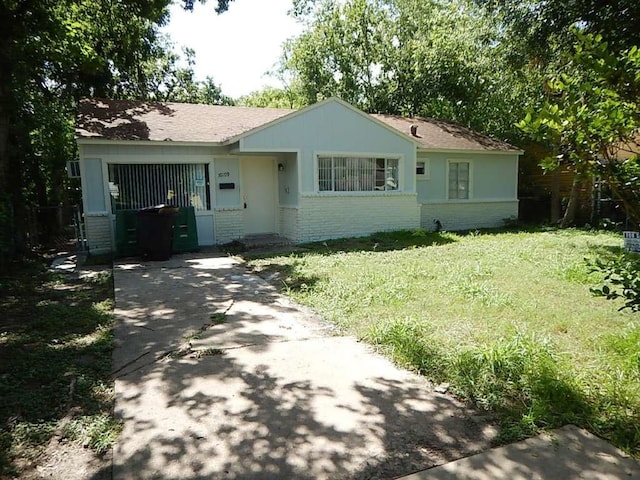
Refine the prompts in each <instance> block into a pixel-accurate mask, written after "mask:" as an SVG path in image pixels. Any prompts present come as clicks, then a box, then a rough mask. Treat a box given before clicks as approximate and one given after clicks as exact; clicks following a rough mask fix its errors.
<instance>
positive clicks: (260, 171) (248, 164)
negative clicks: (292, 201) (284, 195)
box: [242, 157, 277, 235]
mask: <svg viewBox="0 0 640 480" xmlns="http://www.w3.org/2000/svg"><path fill="white" fill-rule="evenodd" d="M276 181H277V178H276V162H275V159H273V158H269V157H244V158H242V201H243V203H244V233H245V235H251V234H257V233H276V232H277V230H276Z"/></svg>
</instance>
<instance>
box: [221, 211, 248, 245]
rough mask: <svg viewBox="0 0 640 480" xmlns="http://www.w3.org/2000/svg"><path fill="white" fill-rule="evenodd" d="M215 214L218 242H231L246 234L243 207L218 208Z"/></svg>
mask: <svg viewBox="0 0 640 480" xmlns="http://www.w3.org/2000/svg"><path fill="white" fill-rule="evenodd" d="M214 216H215V219H214V230H215V239H216V244H218V245H220V244H222V243H229V242H231V241H233V240H237V239H239V238H242V237H243V236H244V226H243V223H242V222H243V218H242V209H241V208H216V209H215V213H214Z"/></svg>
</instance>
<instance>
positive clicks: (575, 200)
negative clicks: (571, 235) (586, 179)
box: [560, 173, 582, 228]
mask: <svg viewBox="0 0 640 480" xmlns="http://www.w3.org/2000/svg"><path fill="white" fill-rule="evenodd" d="M581 185H582V178H581V176H580V174H578V173H575V176H574V177H573V183H572V184H571V194H570V195H569V203H567V209H566V210H565V212H564V216H563V217H562V221H561V222H560V228H567V227H570V226H571V225H573V223H574V222H575V219H576V212H577V211H578V205H579V203H580V186H581Z"/></svg>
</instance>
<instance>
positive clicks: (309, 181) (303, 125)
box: [240, 102, 416, 195]
mask: <svg viewBox="0 0 640 480" xmlns="http://www.w3.org/2000/svg"><path fill="white" fill-rule="evenodd" d="M240 150H241V151H243V152H252V151H253V152H261V151H263V152H297V153H298V154H299V156H298V159H299V162H298V169H299V171H300V180H299V182H300V183H299V186H300V192H301V194H302V195H305V194H309V193H315V192H317V191H318V185H317V178H316V160H315V159H316V156H317V155H320V154H335V155H346V156H348V155H362V156H373V157H376V156H385V155H386V156H393V157H399V158H400V159H401V160H400V190H401V191H403V192H414V191H415V182H414V170H415V156H416V147H415V144H414V143H413V142H412V141H411V140H409V139H408V138H406V137H404V136H403V135H401V134H400V133H396V132H395V131H392V130H390V129H389V128H387V127H386V126H383V125H381V124H379V123H378V122H377V121H375V120H374V119H373V118H370V117H369V116H367V115H365V114H362V113H360V112H358V111H355V110H353V109H351V108H349V107H347V106H345V105H342V104H341V103H338V102H329V103H325V104H321V105H318V106H317V107H315V108H311V109H309V110H307V111H303V112H301V113H300V114H298V115H294V116H292V117H291V118H286V119H284V120H282V121H280V122H279V123H276V124H274V125H271V126H268V127H266V128H264V129H261V130H258V131H256V132H254V133H253V134H250V135H248V136H247V137H244V138H243V139H241V141H240Z"/></svg>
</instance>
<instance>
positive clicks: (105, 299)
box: [0, 259, 120, 480]
mask: <svg viewBox="0 0 640 480" xmlns="http://www.w3.org/2000/svg"><path fill="white" fill-rule="evenodd" d="M97 270H98V271H97V272H94V273H95V275H88V276H86V277H83V278H79V277H78V276H77V275H74V274H67V273H64V274H60V273H54V272H51V271H49V270H47V269H46V266H45V263H44V262H43V261H42V259H32V260H31V261H25V262H24V263H22V264H20V265H18V266H16V267H15V268H14V269H13V270H12V271H10V272H3V274H2V275H0V292H1V295H0V311H1V312H2V315H1V316H0V478H1V479H4V478H13V477H19V478H24V479H31V478H45V477H46V478H65V479H75V478H92V479H95V480H99V479H107V478H111V468H110V458H109V452H110V448H111V445H112V443H113V441H114V439H115V438H116V436H117V434H118V432H119V429H120V426H119V425H118V424H117V423H116V422H115V421H114V419H113V416H112V413H113V412H112V409H113V380H112V379H111V378H110V372H111V351H112V349H113V335H112V322H113V315H112V310H113V282H112V278H111V273H110V269H109V268H107V267H104V268H99V269H97Z"/></svg>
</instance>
